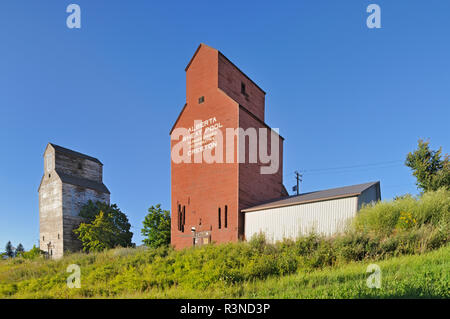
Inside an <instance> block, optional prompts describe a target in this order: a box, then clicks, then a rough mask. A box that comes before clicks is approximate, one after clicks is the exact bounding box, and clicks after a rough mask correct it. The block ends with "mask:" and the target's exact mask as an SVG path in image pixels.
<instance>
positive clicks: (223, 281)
mask: <svg viewBox="0 0 450 319" xmlns="http://www.w3.org/2000/svg"><path fill="white" fill-rule="evenodd" d="M449 214H450V193H449V191H438V192H433V193H427V194H425V195H424V196H422V197H421V198H419V199H416V198H412V197H405V198H402V199H399V200H396V201H393V202H387V203H386V202H383V203H379V204H377V205H375V206H371V207H365V208H363V209H362V210H361V212H360V214H359V215H358V217H357V218H356V219H355V220H354V222H353V224H352V225H351V227H350V228H349V230H348V232H346V233H345V234H341V235H337V236H334V237H332V238H329V237H328V238H325V237H320V236H317V235H314V234H311V235H310V236H306V237H300V238H298V239H297V240H295V241H293V240H284V241H282V242H279V243H276V244H268V243H266V242H265V240H264V237H263V236H258V237H255V238H253V239H252V240H250V241H249V242H242V243H228V244H222V245H208V246H205V247H202V248H199V249H185V250H182V251H175V250H173V249H172V248H170V247H161V248H159V249H146V248H144V247H140V248H134V249H133V248H117V249H112V250H108V251H104V252H100V253H90V254H83V253H76V254H71V255H68V256H66V257H64V258H63V259H61V260H57V261H54V260H44V259H42V258H38V259H34V260H27V259H24V258H15V259H11V260H6V261H0V298H92V297H94V298H391V297H392V298H399V297H413V298H420V297H433V298H449V297H450V287H449V270H450V267H449V266H450V245H449V242H450V241H449V234H450V218H449ZM373 263H375V264H377V265H378V266H379V267H380V269H381V275H382V277H381V278H382V282H381V288H380V289H370V288H368V287H367V285H366V280H367V278H368V276H369V275H370V274H369V273H366V269H367V266H368V265H369V264H373ZM71 264H77V265H79V266H80V268H81V288H80V289H76V288H74V289H69V288H68V287H67V285H66V279H67V277H68V276H69V275H70V273H67V271H66V270H67V267H68V266H69V265H71Z"/></svg>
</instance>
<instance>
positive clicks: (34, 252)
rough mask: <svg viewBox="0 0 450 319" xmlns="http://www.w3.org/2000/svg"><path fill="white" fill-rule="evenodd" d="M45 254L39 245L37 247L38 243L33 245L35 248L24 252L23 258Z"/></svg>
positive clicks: (33, 257)
mask: <svg viewBox="0 0 450 319" xmlns="http://www.w3.org/2000/svg"><path fill="white" fill-rule="evenodd" d="M44 254H45V252H44V251H42V250H40V249H39V248H38V247H36V245H33V248H31V249H30V250H29V251H26V252H24V253H23V258H25V259H36V258H38V257H41V256H43V255H44Z"/></svg>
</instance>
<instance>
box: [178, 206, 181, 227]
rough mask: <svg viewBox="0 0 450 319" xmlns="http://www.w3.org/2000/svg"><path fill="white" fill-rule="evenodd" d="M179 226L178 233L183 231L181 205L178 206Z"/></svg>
mask: <svg viewBox="0 0 450 319" xmlns="http://www.w3.org/2000/svg"><path fill="white" fill-rule="evenodd" d="M177 224H178V231H181V205H178V214H177Z"/></svg>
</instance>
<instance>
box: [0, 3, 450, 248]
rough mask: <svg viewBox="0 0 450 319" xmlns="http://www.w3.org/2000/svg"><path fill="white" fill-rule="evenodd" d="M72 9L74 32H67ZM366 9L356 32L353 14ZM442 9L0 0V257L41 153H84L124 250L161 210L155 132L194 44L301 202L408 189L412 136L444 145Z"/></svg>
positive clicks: (162, 180)
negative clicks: (307, 195)
mask: <svg viewBox="0 0 450 319" xmlns="http://www.w3.org/2000/svg"><path fill="white" fill-rule="evenodd" d="M70 3H77V4H79V5H80V7H81V10H82V27H81V29H79V30H75V29H68V28H67V27H66V17H67V15H68V14H67V13H66V7H67V5H69V4H70ZM370 3H377V4H378V5H380V7H381V19H382V28H381V29H368V28H367V26H366V23H365V21H366V18H367V16H368V13H366V7H367V6H368V5H369V4H370ZM449 11H450V2H449V1H446V0H441V1H437V0H426V1H425V0H420V1H409V0H397V1H381V0H372V1H364V0H359V1H357V0H355V1H334V0H329V1H325V0H323V1H316V0H314V1H313V0H307V1H306V0H304V1H300V0H296V1H283V2H276V1H234V0H228V1H211V0H209V1H158V2H157V1H124V0H121V1H101V0H96V1H92V0H89V1H88V0H71V1H65V0H45V1H44V0H42V1H25V0H15V1H2V2H1V3H0V49H1V50H0V148H1V150H2V151H1V152H2V153H1V156H0V167H1V170H0V245H1V246H0V250H2V249H3V247H4V245H5V244H6V242H7V241H8V240H11V241H12V242H13V244H14V245H17V244H18V243H19V242H21V243H23V244H24V246H25V248H26V249H29V248H31V246H32V245H33V244H34V243H37V241H38V238H39V215H38V193H37V189H38V186H39V182H40V178H41V176H42V173H43V159H42V154H43V151H44V148H45V146H46V144H47V142H49V141H51V142H53V143H56V144H59V145H62V146H65V147H68V148H71V149H74V150H77V151H80V152H83V153H86V154H89V155H91V156H95V157H98V158H99V159H100V160H101V161H102V162H103V163H104V181H105V184H106V185H107V186H108V188H109V189H110V190H111V193H112V196H111V200H112V202H114V203H117V204H118V205H119V207H121V209H122V210H123V211H124V212H125V213H127V214H128V216H129V219H130V221H131V224H132V226H133V228H132V231H133V232H134V233H135V236H134V241H135V242H136V243H138V244H140V243H141V240H142V238H141V236H140V228H141V225H142V220H143V219H144V216H145V215H146V213H147V209H148V207H149V206H150V205H152V204H157V203H161V204H162V206H163V207H164V208H166V209H170V140H169V130H170V128H171V126H172V124H173V123H174V121H175V119H176V117H177V116H178V113H179V112H180V110H181V108H182V106H183V105H184V101H185V72H184V68H185V66H186V64H187V63H188V61H189V60H190V58H191V56H192V55H193V53H194V51H195V50H196V48H197V46H198V45H199V43H201V42H204V43H206V44H208V45H210V46H212V47H215V48H217V49H218V50H220V51H221V52H222V53H224V54H225V55H226V56H227V57H228V58H229V59H230V60H231V61H233V62H234V63H235V64H236V65H237V66H239V67H240V68H241V69H242V70H243V71H244V72H245V73H246V74H247V75H248V76H250V77H251V78H252V79H253V80H254V81H255V82H256V83H258V84H259V86H260V87H261V88H263V89H264V90H265V91H266V92H267V96H266V121H267V123H268V124H269V125H271V126H272V127H276V128H280V133H281V135H283V136H284V137H285V139H286V140H285V154H284V155H285V156H284V176H285V177H284V183H285V185H286V187H287V188H288V189H289V190H290V189H291V187H292V186H293V185H294V184H295V180H294V174H293V172H294V171H295V170H304V171H305V173H304V182H303V184H302V185H301V188H302V191H304V192H307V191H313V190H318V189H324V188H330V187H338V186H344V185H351V184H356V183H363V182H368V181H375V180H380V181H381V193H382V197H383V199H389V198H392V197H393V196H395V195H399V194H404V193H414V194H415V193H417V190H416V187H415V184H414V182H415V180H414V178H413V177H412V176H411V174H410V171H409V169H408V168H406V167H405V166H404V165H403V161H404V159H405V156H406V154H407V153H408V152H409V151H411V150H413V149H414V148H415V147H416V144H417V140H418V138H421V137H423V138H430V140H431V145H432V147H433V148H437V147H439V146H442V147H443V149H444V152H448V149H449V146H450V145H449V129H448V119H449V117H450V111H449V110H450V59H449V56H450V41H449V33H450V32H449V31H450V20H449V19H448V12H449Z"/></svg>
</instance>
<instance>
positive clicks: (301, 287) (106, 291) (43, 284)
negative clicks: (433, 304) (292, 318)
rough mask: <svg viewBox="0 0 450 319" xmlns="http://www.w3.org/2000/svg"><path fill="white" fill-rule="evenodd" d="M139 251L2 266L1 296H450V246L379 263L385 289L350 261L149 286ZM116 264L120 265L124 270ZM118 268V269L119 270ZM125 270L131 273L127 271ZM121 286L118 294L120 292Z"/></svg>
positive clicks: (362, 265) (363, 266) (364, 265)
mask: <svg viewBox="0 0 450 319" xmlns="http://www.w3.org/2000/svg"><path fill="white" fill-rule="evenodd" d="M144 253H145V252H144V251H139V250H136V251H135V252H130V250H123V249H119V250H112V251H109V252H108V253H103V254H99V255H96V256H95V258H92V257H93V256H75V255H74V256H70V257H69V258H67V259H68V260H64V261H56V262H55V261H44V262H43V261H42V260H41V261H33V262H30V261H24V262H23V263H13V262H8V263H6V262H2V263H1V264H0V270H1V271H0V279H1V283H0V297H2V298H89V297H96V298H110V297H113V298H450V284H449V283H450V281H449V279H450V278H449V275H450V247H449V246H447V247H442V248H440V249H438V250H435V251H432V252H428V253H425V254H422V255H411V256H402V257H393V258H389V259H387V260H384V261H378V262H376V264H377V265H379V267H380V268H381V273H382V280H381V288H380V289H369V288H368V287H367V285H366V280H367V278H368V276H369V275H370V274H369V273H366V269H367V266H368V265H369V264H370V263H371V262H351V263H348V264H345V265H342V266H333V267H325V268H322V269H317V270H310V269H305V270H303V271H302V270H301V269H300V270H298V271H297V272H296V273H295V274H291V275H286V276H269V277H268V278H265V279H259V280H258V279H255V280H249V281H242V282H238V283H225V282H220V281H219V282H214V283H212V284H211V285H209V286H208V287H206V288H204V289H198V288H195V285H181V286H180V285H178V286H177V285H173V286H170V287H147V288H146V289H142V283H143V282H145V281H149V280H151V278H147V277H146V276H145V275H143V274H141V273H140V272H139V271H137V270H136V266H133V260H136V258H135V257H136V255H142V254H144ZM73 261H77V262H79V263H80V264H81V265H82V278H81V280H82V281H81V284H82V288H81V289H69V288H67V286H66V284H65V281H66V277H67V276H68V273H66V272H65V266H66V265H68V264H69V263H71V262H73ZM112 262H115V263H119V264H121V265H122V266H125V265H126V266H125V267H121V269H122V271H121V272H117V271H116V270H117V267H114V266H113V265H111V263H112ZM115 269H116V270H115ZM124 269H126V270H124ZM117 287H120V289H119V291H117V290H116V288H117Z"/></svg>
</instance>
